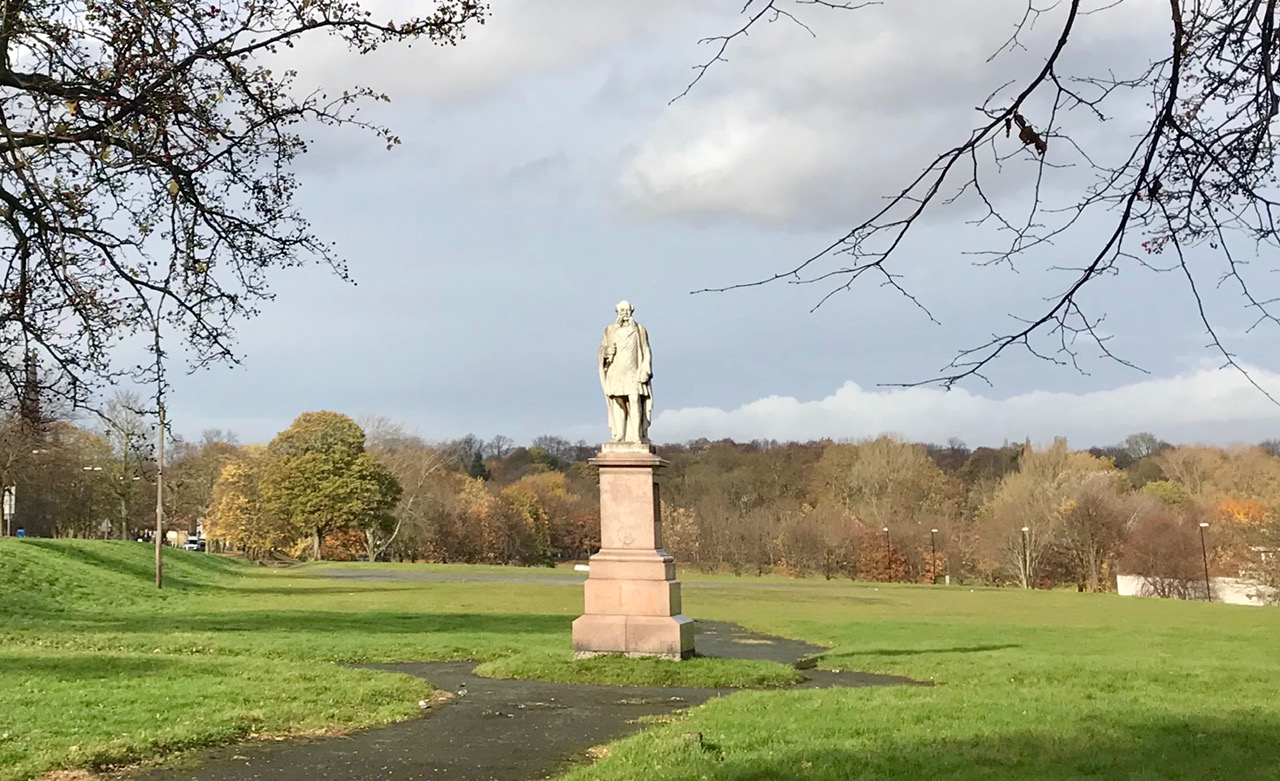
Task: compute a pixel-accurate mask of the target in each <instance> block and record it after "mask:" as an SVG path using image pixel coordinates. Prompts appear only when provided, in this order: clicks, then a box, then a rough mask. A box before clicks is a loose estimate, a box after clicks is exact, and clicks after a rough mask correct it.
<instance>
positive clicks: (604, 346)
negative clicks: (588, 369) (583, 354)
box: [596, 328, 609, 387]
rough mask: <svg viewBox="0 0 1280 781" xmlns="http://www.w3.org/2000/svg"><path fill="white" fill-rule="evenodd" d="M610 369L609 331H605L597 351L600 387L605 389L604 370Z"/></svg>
mask: <svg viewBox="0 0 1280 781" xmlns="http://www.w3.org/2000/svg"><path fill="white" fill-rule="evenodd" d="M608 367H609V329H608V328H606V329H604V338H602V339H601V340H600V349H599V350H596V369H597V370H599V372H600V386H601V387H604V370H605V369H607V368H608Z"/></svg>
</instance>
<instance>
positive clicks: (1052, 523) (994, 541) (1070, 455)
mask: <svg viewBox="0 0 1280 781" xmlns="http://www.w3.org/2000/svg"><path fill="white" fill-rule="evenodd" d="M1113 468H1114V467H1113V466H1112V464H1111V462H1110V461H1108V460H1105V459H1100V458H1098V457H1096V456H1093V455H1091V454H1089V453H1081V452H1072V451H1070V450H1069V449H1068V448H1067V442H1066V440H1065V439H1061V438H1059V439H1057V440H1055V441H1054V443H1053V445H1052V446H1050V447H1048V448H1043V449H1040V450H1036V449H1035V448H1032V447H1031V446H1030V445H1027V446H1026V448H1025V450H1024V452H1023V454H1022V457H1021V458H1020V459H1019V461H1018V471H1017V472H1013V473H1011V474H1009V475H1007V476H1006V477H1005V478H1004V480H1003V481H1002V482H1001V483H1000V487H999V489H997V490H996V492H995V494H994V495H993V496H992V498H991V500H990V501H989V502H988V503H987V505H986V506H985V507H984V509H983V512H982V517H981V524H980V527H979V534H980V536H981V537H982V540H983V547H984V550H985V553H986V559H987V562H988V565H989V566H990V567H991V568H993V569H995V570H997V571H1001V570H1002V571H1006V572H1008V571H1012V572H1013V573H1014V574H1015V576H1016V578H1017V581H1018V583H1019V584H1020V585H1022V587H1023V588H1032V587H1034V586H1036V585H1037V584H1038V583H1039V582H1040V577H1041V571H1042V568H1043V565H1044V563H1045V560H1046V558H1047V557H1048V556H1049V555H1050V554H1051V553H1052V550H1053V545H1054V544H1055V542H1056V541H1057V540H1058V537H1059V535H1060V533H1061V531H1062V529H1061V526H1062V522H1063V518H1064V511H1067V510H1069V509H1070V505H1069V503H1070V502H1071V500H1072V497H1073V494H1074V493H1075V491H1076V490H1077V489H1078V488H1079V486H1080V485H1081V484H1082V483H1083V482H1085V480H1087V479H1089V478H1090V477H1091V476H1092V475H1095V474H1097V473H1106V472H1109V471H1112V470H1113ZM1024 528H1025V529H1026V531H1025V532H1024V531H1022V530H1023V529H1024Z"/></svg>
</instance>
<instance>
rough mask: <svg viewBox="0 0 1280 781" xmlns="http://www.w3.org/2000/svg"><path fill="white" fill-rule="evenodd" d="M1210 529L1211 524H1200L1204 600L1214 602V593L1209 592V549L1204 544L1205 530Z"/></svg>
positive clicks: (1202, 522)
mask: <svg viewBox="0 0 1280 781" xmlns="http://www.w3.org/2000/svg"><path fill="white" fill-rule="evenodd" d="M1207 528H1209V524H1208V523H1206V522H1204V521H1201V522H1200V557H1201V558H1202V559H1203V560H1204V598H1205V601H1207V602H1212V601H1213V592H1212V591H1210V590H1209V548H1208V547H1207V546H1205V544H1204V530H1205V529H1207Z"/></svg>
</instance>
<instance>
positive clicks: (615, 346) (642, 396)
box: [597, 301, 653, 443]
mask: <svg viewBox="0 0 1280 781" xmlns="http://www.w3.org/2000/svg"><path fill="white" fill-rule="evenodd" d="M614 311H615V312H617V314H618V319H617V320H615V321H614V322H613V323H611V324H610V325H609V326H608V327H607V328H605V329H604V339H603V340H602V341H601V342H600V350H599V353H598V356H597V364H598V367H599V369H600V385H601V386H603V387H604V396H605V401H606V403H607V404H608V405H609V433H610V435H611V437H612V441H614V442H639V443H648V442H649V420H650V418H651V417H652V415H653V387H652V385H651V384H650V380H651V379H652V378H653V360H652V358H651V357H650V354H649V332H648V331H646V330H645V329H644V326H642V325H640V324H639V323H637V322H636V321H635V320H633V319H631V314H632V312H633V311H634V310H633V309H632V308H631V304H629V303H627V302H626V301H621V302H619V303H618V305H617V306H616V307H614Z"/></svg>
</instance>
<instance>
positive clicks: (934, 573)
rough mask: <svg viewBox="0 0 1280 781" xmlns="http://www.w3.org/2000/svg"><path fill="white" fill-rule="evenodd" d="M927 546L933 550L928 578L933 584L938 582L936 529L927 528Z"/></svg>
mask: <svg viewBox="0 0 1280 781" xmlns="http://www.w3.org/2000/svg"><path fill="white" fill-rule="evenodd" d="M929 547H930V549H932V551H933V563H932V564H931V565H930V566H929V573H930V578H931V580H932V581H933V584H934V585H937V583H938V530H937V529H930V530H929Z"/></svg>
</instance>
